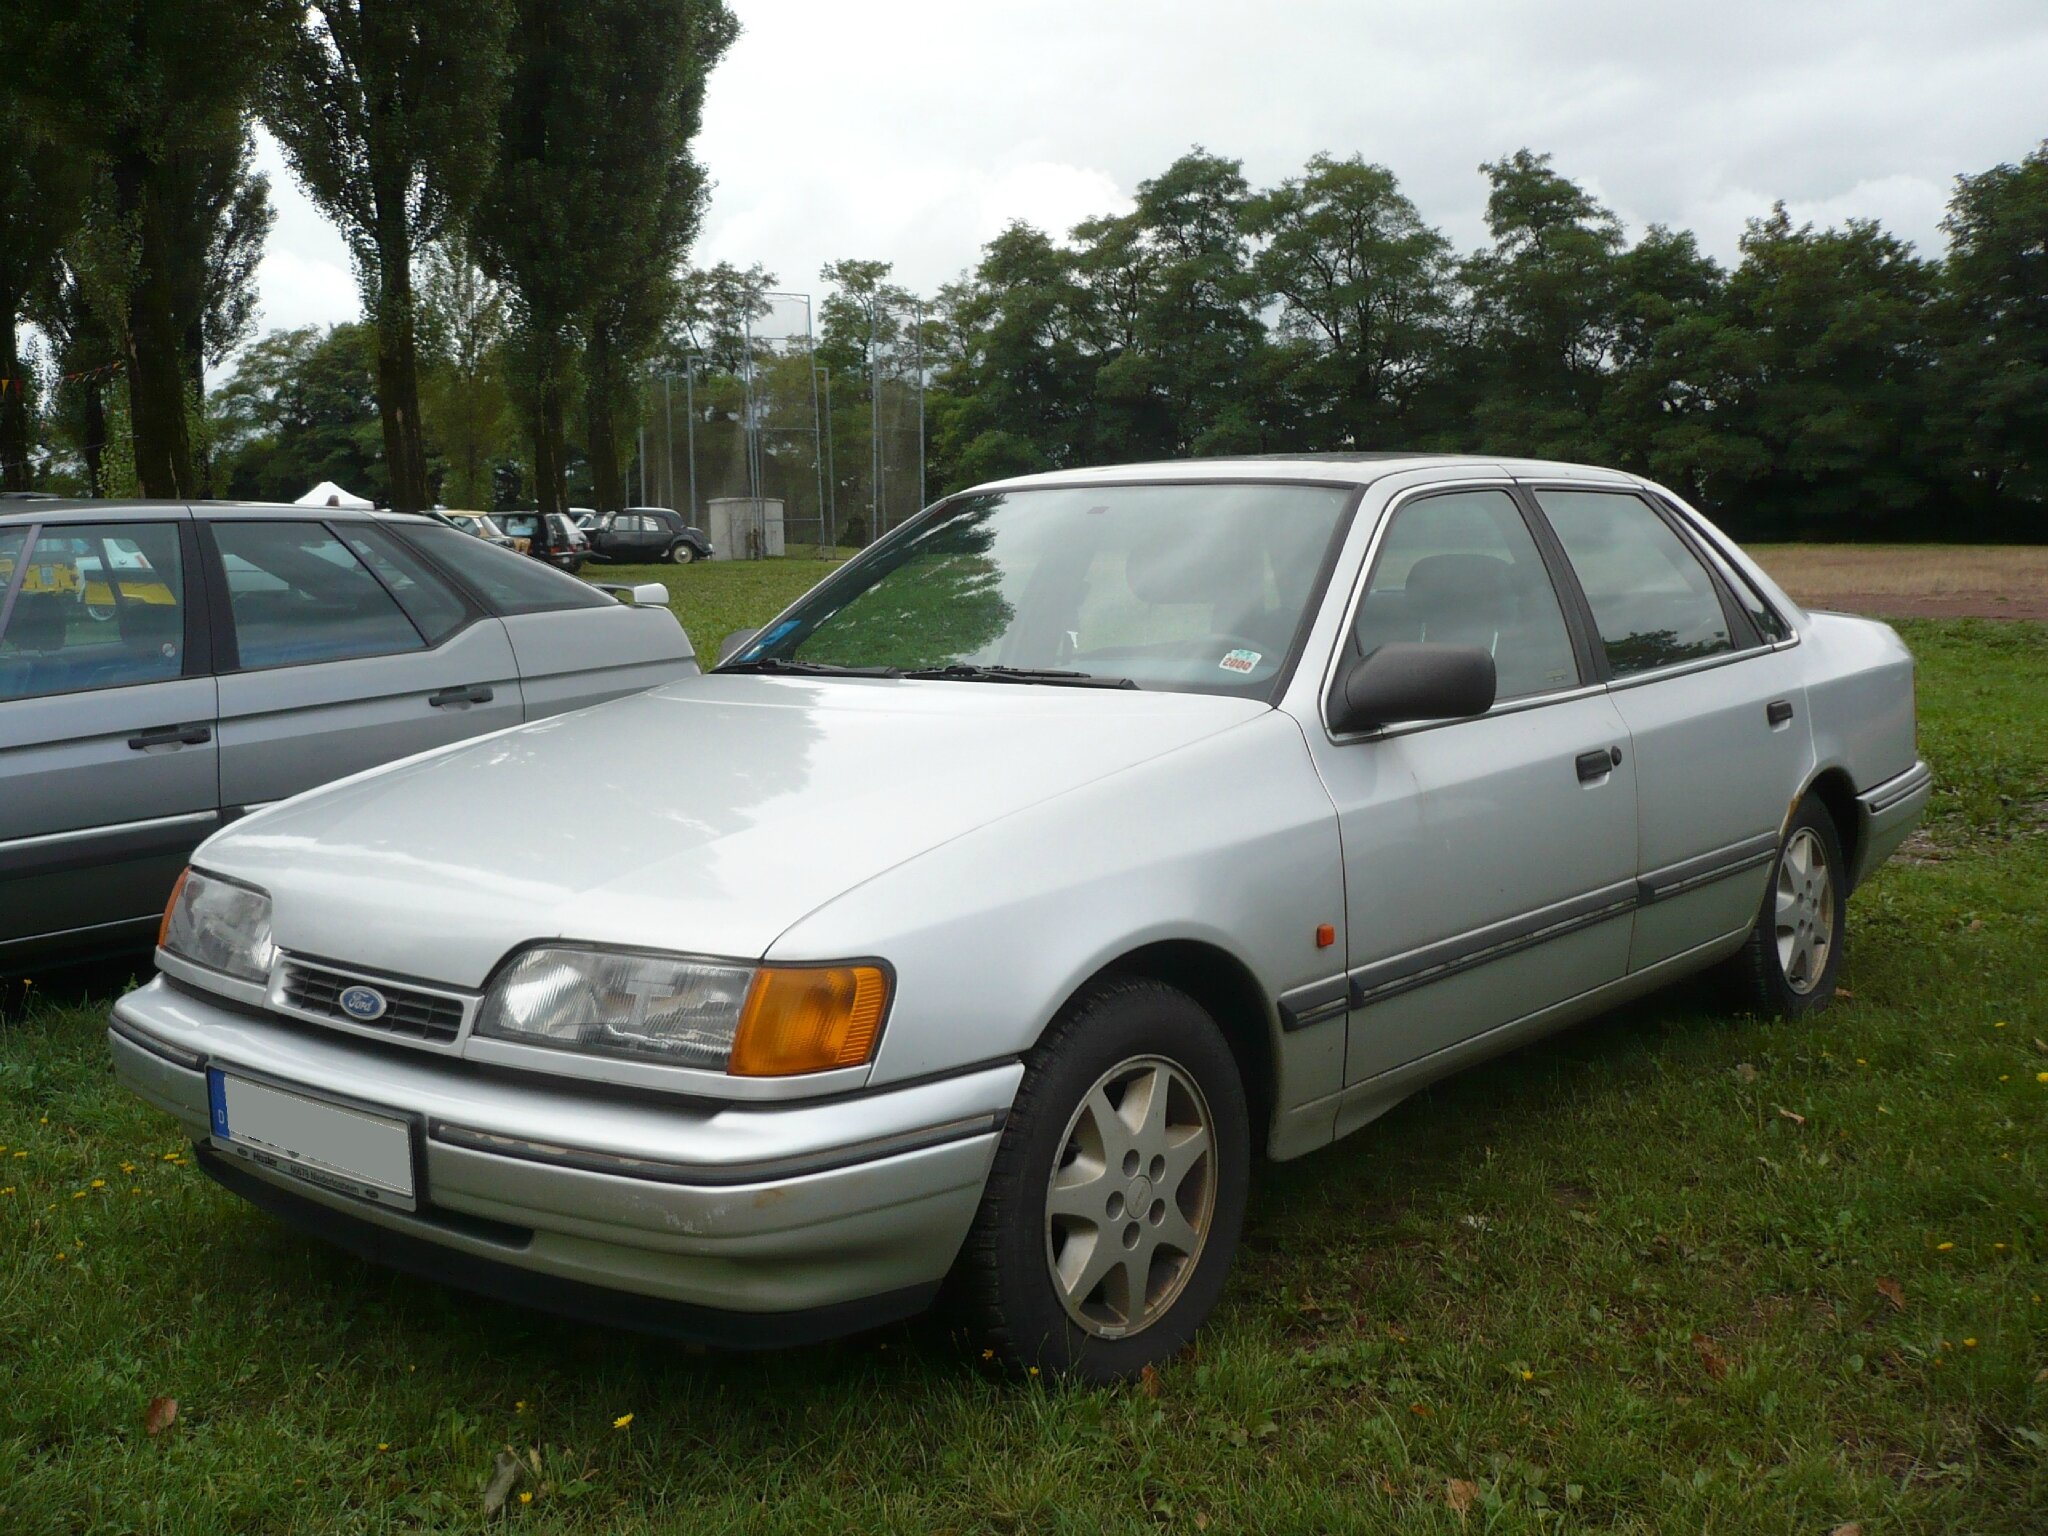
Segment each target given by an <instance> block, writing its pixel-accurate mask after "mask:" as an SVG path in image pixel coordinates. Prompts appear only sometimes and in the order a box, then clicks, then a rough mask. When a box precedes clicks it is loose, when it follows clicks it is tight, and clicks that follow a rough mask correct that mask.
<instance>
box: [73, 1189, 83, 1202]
mask: <svg viewBox="0 0 2048 1536" xmlns="http://www.w3.org/2000/svg"><path fill="white" fill-rule="evenodd" d="M71 1198H72V1199H74V1200H83V1199H84V1198H85V1191H84V1190H82V1189H74V1190H73V1191H71Z"/></svg>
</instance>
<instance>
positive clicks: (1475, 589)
mask: <svg viewBox="0 0 2048 1536" xmlns="http://www.w3.org/2000/svg"><path fill="white" fill-rule="evenodd" d="M1390 640H1434V641H1440V642H1444V643H1447V644H1451V645H1477V646H1482V647H1484V648H1485V650H1486V651H1487V653H1488V654H1489V655H1491V656H1492V657H1493V665H1494V672H1495V675H1496V677H1497V678H1498V680H1499V681H1498V683H1497V685H1496V688H1495V693H1494V697H1495V698H1498V699H1519V698H1526V697H1528V696H1529V695H1530V694H1536V693H1549V692H1553V691H1555V690H1557V689H1560V688H1569V687H1571V686H1573V685H1574V684H1575V683H1577V682H1578V680H1579V672H1578V663H1577V661H1576V659H1575V658H1574V656H1573V654H1572V639H1571V631H1570V630H1569V629H1567V628H1566V627H1565V622H1564V610H1563V609H1562V608H1561V607H1560V606H1559V605H1558V601H1557V591H1556V589H1555V588H1554V587H1553V586H1552V585H1551V583H1550V572H1549V571H1548V570H1547V569H1546V568H1545V567H1544V564H1543V557H1542V555H1540V554H1539V553H1538V552H1537V549H1536V541H1535V539H1534V538H1533V537H1532V536H1531V535H1530V533H1529V526H1528V524H1527V523H1526V522H1524V521H1523V519H1522V512H1521V508H1520V507H1518V506H1516V504H1515V500H1514V498H1513V497H1512V496H1510V495H1508V493H1507V492H1505V491H1456V492H1452V493H1450V494H1448V495H1442V496H1425V497H1423V498H1421V499H1420V500H1416V501H1410V502H1408V503H1406V504H1404V505H1403V506H1401V507H1400V508H1399V509H1398V510H1397V511H1396V512H1395V513H1394V521H1393V523H1392V524H1391V525H1390V526H1389V527H1388V529H1387V532H1386V537H1385V538H1384V539H1382V540H1381V542H1380V552H1379V558H1378V560H1377V562H1376V563H1375V564H1374V566H1373V572H1372V580H1371V582H1370V583H1368V585H1367V586H1366V589H1365V599H1364V601H1363V602H1361V603H1360V604H1359V607H1358V623H1357V627H1356V629H1355V630H1354V632H1353V643H1354V644H1355V645H1356V646H1357V647H1358V651H1359V654H1360V655H1366V654H1369V653H1370V652H1372V651H1374V650H1377V649H1378V648H1379V647H1380V646H1382V645H1385V644H1386V643H1387V642H1388V641H1390Z"/></svg>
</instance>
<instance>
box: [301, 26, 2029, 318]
mask: <svg viewBox="0 0 2048 1536" xmlns="http://www.w3.org/2000/svg"><path fill="white" fill-rule="evenodd" d="M735 5H736V9H737V10H738V13H739V16H740V20H741V22H742V24H743V26H744V27H745V31H744V33H743V34H742V36H741V38H740V40H739V42H738V43H737V44H736V45H735V46H734V48H733V51H732V53H731V54H730V55H729V57H728V58H727V60H726V61H725V63H724V64H722V65H721V66H720V67H719V69H718V71H717V72H716V73H715V74H714V75H713V77H712V81H711V89H710V96H709V99H708V101H707V105H706V113H705V125H704V133H703V136H702V138H701V140H700V141H699V145H698V149H699V153H700V154H701V155H702V156H703V158H704V160H705V163H706V164H707V166H708V167H709V169H710V171H711V174H712V176H713V178H714V179H715V181H716V182H717V187H716V190H715V192H714V194H713V196H712V199H711V204H710V208H709V212H708V215H707V218H706V222H705V226H704V230H703V233H702V236H701V238H700V239H699V242H698V246H697V250H696V252H695V256H694V259H696V260H698V261H701V262H710V261H716V260H720V259H724V260H730V261H734V262H738V263H741V264H746V263H748V262H754V261H759V262H760V263H762V264H763V265H764V266H766V267H768V268H769V269H770V270H772V271H774V272H776V273H777V274H778V275H779V277H780V278H781V280H782V283H783V285H784V286H785V287H788V288H793V289H797V290H805V289H809V290H813V291H815V290H817V289H819V288H820V287H821V286H822V285H821V284H820V283H819V281H818V267H819V266H820V264H822V263H823V262H825V261H828V260H833V259H836V258H839V257H846V256H860V257H872V258H879V259H882V260H887V261H893V262H894V263H895V264H896V274H897V277H898V278H899V279H900V280H901V281H903V282H904V283H905V284H907V285H908V286H911V287H913V288H916V289H918V290H920V291H922V292H925V293H930V292H931V291H933V290H934V289H936V288H937V287H938V285H939V284H941V283H943V282H946V281H948V280H950V279H952V278H953V277H955V276H957V275H958V274H959V273H960V272H961V271H962V270H963V269H965V268H967V267H969V266H971V265H972V264H973V262H974V260H975V256H976V252H977V250H978V248H979V246H980V245H981V244H982V243H983V242H985V241H986V240H987V239H988V238H989V237H990V236H991V235H993V234H995V233H997V232H999V231H1000V230H1001V228H1002V227H1003V225H1004V224H1006V223H1007V222H1008V221H1009V220H1010V219H1012V218H1023V219H1027V220H1029V221H1031V222H1032V223H1035V224H1039V225H1041V226H1042V227H1045V228H1047V229H1048V230H1050V231H1052V232H1053V233H1056V234H1057V233H1063V232H1064V231H1065V229H1066V228H1067V227H1068V226H1070V225H1072V224H1073V223H1074V222H1075V221H1076V220H1078V219H1080V218H1084V217H1088V216H1090V215H1093V214H1097V213H1108V212H1115V211H1119V210H1120V209H1122V208H1124V207H1127V206H1129V200H1130V196H1131V194H1132V193H1133V192H1134V191H1135V189H1136V187H1137V185H1138V183H1139V182H1140V181H1142V180H1144V179H1145V178H1146V177H1148V176H1152V175H1156V174H1157V173H1158V172H1160V171H1161V170H1163V169H1165V167H1166V166H1167V165H1168V164H1169V163H1171V161H1172V160H1173V159H1174V157H1175V156H1177V155H1179V154H1180V153H1182V152H1183V151H1184V150H1186V149H1187V148H1188V146H1189V145H1191V144H1194V143H1200V144H1202V145H1204V146H1205V147H1206V148H1208V149H1210V150H1212V151H1214V152H1216V153H1218V154H1225V155H1231V156H1238V157H1242V158H1243V160H1244V162H1245V173H1246V175H1247V176H1248V177H1250V178H1251V180H1252V181H1253V182H1254V183H1255V184H1270V183H1271V182H1273V181H1275V180H1277V179H1279V178H1281V177H1283V176H1287V175H1291V174H1294V173H1295V172H1297V171H1298V170H1299V169H1300V167H1301V165H1302V163H1303V162H1304V161H1305V160H1307V158H1308V157H1309V156H1310V155H1311V154H1313V153H1315V152H1316V151H1318V150H1329V151H1331V152H1333V153H1335V154H1339V155H1344V154H1350V153H1353V152H1356V153H1359V154H1363V155H1364V156H1365V157H1366V158H1367V159H1369V160H1376V161H1380V162H1382V163H1384V164H1386V165H1388V166H1390V167H1391V168H1392V169H1393V170H1394V172H1395V173H1396V174H1397V175H1398V176H1399V177H1400V178H1401V181H1402V184H1403V186H1404V188H1405V189H1406V191H1407V192H1408V194H1409V195H1410V196H1411V197H1412V198H1414V200H1415V201H1416V203H1417V204H1418V205H1419V207H1420V208H1421V210H1422V213H1423V216H1424V217H1425V218H1427V219H1429V220H1430V221H1431V222H1433V223H1435V224H1436V225H1438V226H1439V227H1440V228H1442V229H1444V230H1445V232H1446V233H1448V234H1449V235H1450V236H1451V237H1452V239H1453V240H1454V241H1455V242H1456V243H1457V244H1458V245H1459V246H1460V247H1461V248H1469V247H1471V246H1474V245H1477V244H1478V243H1480V242H1481V241H1482V240H1483V239H1484V237H1485V230H1484V224H1483V219H1482V215H1483V211H1484V202H1485V184H1484V182H1483V180H1482V179H1481V178H1480V176H1479V174H1478V171H1477V167H1478V166H1479V164H1480V163H1481V162H1482V161H1485V160H1492V159H1495V158H1497V157H1498V156H1500V155H1502V154H1505V153H1509V152H1511V151H1513V150H1515V149H1517V148H1519V147H1521V146H1524V145H1527V146H1529V147H1531V148H1534V149H1538V150H1549V151H1552V152H1553V153H1554V154H1555V155H1556V159H1557V165H1558V168H1559V169H1560V170H1561V171H1563V172H1564V173H1565V174H1566V175H1569V176H1572V177H1574V178H1576V179H1578V180H1579V181H1581V182H1583V183H1584V184H1586V185H1587V186H1589V187H1591V188H1593V189H1595V190H1597V191H1598V192H1599V194H1600V195H1601V196H1603V197H1604V198H1606V199H1607V200H1608V201H1609V202H1610V203H1611V205H1612V206H1613V207H1614V208H1615V209H1616V211H1617V212H1618V213H1620V214H1621V216H1622V217H1623V219H1624V220H1625V221H1626V222H1627V224H1628V226H1629V229H1630V231H1631V232H1632V233H1640V231H1641V230H1642V229H1643V227H1644V226H1645V225H1647V224H1649V223H1651V222H1659V223H1664V224H1669V225H1675V226H1678V227H1682V228H1689V229H1692V230H1693V231H1695V232H1696V233H1697V234H1698V236H1699V237H1700V241H1701V243H1702V245H1703V246H1704V247H1705V248H1706V249H1707V250H1709V251H1710V252H1712V253H1713V254H1715V255H1716V256H1718V257H1719V258H1721V259H1722V260H1724V261H1732V260H1733V259H1734V258H1735V256H1736V242H1737V240H1738V239H1739V238H1740V236H1741V233H1742V226H1743V221H1744V220H1745V219H1747V218H1751V217H1756V216H1760V215H1762V214H1764V213H1766V212H1768V211H1769V208H1770V205H1771V203H1772V202H1773V201H1774V200H1775V199H1778V198H1783V199H1785V200H1786V202H1787V203H1788V205H1789V206H1790V207H1791V209H1792V211H1793V214H1794V216H1795V217H1796V218H1800V219H1808V218H1810V219H1813V220H1815V221H1817V222H1820V223H1828V222H1838V221H1839V220H1841V219H1843V218H1846V217H1849V216H1851V215H1854V216H1857V217H1874V218H1878V219H1880V220H1881V221H1882V222H1883V223H1884V224H1885V225H1886V227H1887V228H1889V229H1891V230H1893V232H1895V233H1897V234H1899V235H1901V236H1903V237H1905V238H1907V239H1910V240H1912V241H1914V242H1915V243H1916V244H1917V245H1918V246H1919V247H1920V248H1921V250H1922V251H1923V252H1924V253H1926V254H1930V255H1931V254H1938V253H1939V252H1940V250H1941V248H1942V240H1941V236H1940V232H1939V228H1938V222H1939V219H1940V217H1941V213H1942V210H1943V207H1944V205H1945V203H1946V200H1947V196H1948V190H1949V187H1950V184H1951V178H1952V177H1953V176H1954V175H1955V174H1956V173H1957V172H1959V171H1974V170H1980V169H1983V168H1984V167H1987V166H1990V165H1992V164H1995V163H1997V162H1998V161H2001V160H2011V159H2016V158H2018V157H2020V156H2022V155H2024V154H2026V153H2027V152H2028V151H2029V150H2030V149H2031V148H2032V147H2033V146H2034V145H2035V144H2037V143H2039V142H2040V140H2041V138H2042V136H2043V133H2044V131H2048V123H2044V121H2043V118H2042V114H2041V110H2040V103H2041V99H2042V98H2041V84H2040V82H2041V81H2042V80H2043V79H2048V6H2044V5H2043V4H2041V0H1948V3H1946V4H1943V5H1940V6H1930V5H1927V4H1926V3H1925V0H1861V3H1859V4H1856V5H1853V6H1851V5H1843V4H1840V3H1836V0H1716V3H1715V4H1712V5H1687V6H1684V7H1679V6H1674V5H1668V4H1667V5H1655V4H1645V3H1643V0H1545V3H1540V4H1531V3H1529V0H1286V3H1277V4H1276V3H1269V4H1266V5H1264V6H1260V7H1256V8H1255V7H1250V6H1246V5H1244V4H1242V3H1241V0H1238V3H1231V0H1112V3H1107V4H1105V3H1103V0H1004V3H1002V4H978V5H975V4H970V5H962V4H960V3H959V0H873V3H870V4H867V5H859V6H855V5H847V4H845V3H844V0H735ZM273 188H274V194H275V196H276V199H277V202H278V204H279V207H280V210H281V217H280V219H279V222H278V229H277V232H276V234H275V235H274V236H273V248H274V250H276V251H279V252H281V254H279V255H273V257H272V259H271V260H270V261H268V262H266V264H265V267H264V272H263V282H264V301H265V311H266V314H265V323H267V324H287V323H304V320H305V319H310V318H323V319H327V318H333V319H338V318H345V317H346V316H348V315H351V314H354V313H355V312H356V308H357V306H356V304H355V300H354V295H353V287H352V285H351V284H350V283H349V282H348V281H347V277H348V263H347V256H346V252H345V251H344V250H343V249H342V247H341V244H340V242H339V241H338V240H337V239H335V238H334V237H333V235H332V232H331V231H329V230H326V229H325V226H324V223H323V221H321V220H320V218H319V215H318V214H317V213H315V212H314V211H313V210H312V209H311V208H310V207H309V206H308V205H306V204H305V202H304V199H303V197H301V196H300V195H299V194H298V192H297V190H296V188H294V187H292V186H291V184H290V177H289V174H288V173H284V172H282V170H281V168H280V170H279V173H278V174H277V175H276V176H275V177H274V179H273ZM337 275H338V276H337ZM273 285H274V287H275V291H274V292H273ZM300 317H303V318H300Z"/></svg>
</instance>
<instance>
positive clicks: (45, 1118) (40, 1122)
mask: <svg viewBox="0 0 2048 1536" xmlns="http://www.w3.org/2000/svg"><path fill="white" fill-rule="evenodd" d="M49 1123H50V1117H49V1116H48V1115H45V1116H43V1118H42V1119H40V1120H38V1121H37V1122H36V1124H38V1125H48V1124H49Z"/></svg>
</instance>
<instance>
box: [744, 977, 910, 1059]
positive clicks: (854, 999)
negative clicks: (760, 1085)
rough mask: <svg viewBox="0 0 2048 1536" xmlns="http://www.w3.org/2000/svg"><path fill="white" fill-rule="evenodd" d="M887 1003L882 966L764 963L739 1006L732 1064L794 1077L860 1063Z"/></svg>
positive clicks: (871, 1046)
mask: <svg viewBox="0 0 2048 1536" xmlns="http://www.w3.org/2000/svg"><path fill="white" fill-rule="evenodd" d="M888 1002H889V979H888V977H887V976H885V975H884V974H883V973H882V969H881V967H879V966H874V965H832V966H824V965H820V966H764V967H762V968H761V969H760V970H758V971H756V972H755V973H754V984H753V986H752V987H750V988H749V989H748V991H747V1001H746V1006H745V1007H744V1008H742V1009H741V1010H740V1026H739V1029H738V1031H737V1032H736V1033H735V1034H734V1036H733V1041H732V1056H731V1059H730V1061H729V1064H728V1066H727V1070H728V1071H729V1072H731V1073H733V1074H734V1075H735V1076H737V1077H790V1076H793V1075H794V1074H796V1073H799V1072H829V1071H831V1070H832V1069H833V1068H835V1067H858V1066H863V1065H865V1064H866V1062H867V1060H868V1058H869V1057H871V1056H873V1055H874V1053H875V1039H876V1036H877V1035H879V1034H880V1033H881V1028H882V1011H883V1010H884V1009H885V1008H886V1007H887V1006H888Z"/></svg>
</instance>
